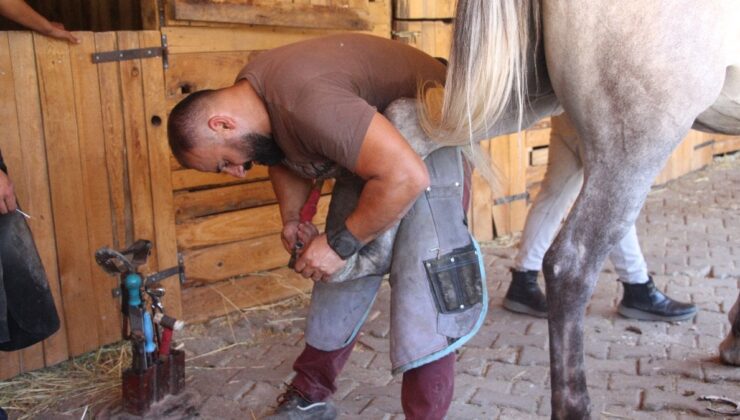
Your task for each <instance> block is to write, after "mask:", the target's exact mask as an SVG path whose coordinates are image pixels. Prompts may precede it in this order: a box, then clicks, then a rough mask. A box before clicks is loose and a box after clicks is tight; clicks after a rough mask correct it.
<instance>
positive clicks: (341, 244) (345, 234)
mask: <svg viewBox="0 0 740 420" xmlns="http://www.w3.org/2000/svg"><path fill="white" fill-rule="evenodd" d="M326 239H327V242H328V243H329V247H330V248H331V249H333V250H334V252H336V253H337V255H339V257H340V258H341V259H343V260H346V259H347V258H349V257H351V256H352V255H354V254H355V253H357V251H359V250H360V249H361V248H362V242H360V240H359V239H357V238H355V235H353V234H352V232H350V231H349V230H348V229H347V226H346V225H342V228H341V229H339V230H337V231H334V232H329V233H327V235H326Z"/></svg>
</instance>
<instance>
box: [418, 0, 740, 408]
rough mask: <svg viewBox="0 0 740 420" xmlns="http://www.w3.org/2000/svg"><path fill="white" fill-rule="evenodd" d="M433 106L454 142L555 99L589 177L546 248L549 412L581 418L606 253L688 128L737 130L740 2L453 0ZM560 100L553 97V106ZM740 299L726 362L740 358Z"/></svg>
mask: <svg viewBox="0 0 740 420" xmlns="http://www.w3.org/2000/svg"><path fill="white" fill-rule="evenodd" d="M453 42H454V44H453V50H452V55H451V60H450V68H449V73H448V78H447V89H446V90H445V92H444V102H443V105H442V108H441V113H439V112H437V113H435V112H429V111H430V110H432V111H433V110H434V109H436V108H435V107H436V106H437V105H438V103H436V104H435V100H434V98H435V95H432V94H428V95H427V98H428V101H427V111H428V113H427V122H426V124H427V125H428V126H431V127H433V128H434V130H436V133H437V135H436V137H437V138H438V139H443V140H441V141H445V140H444V139H448V140H447V141H446V142H447V143H448V144H450V143H451V144H459V139H460V138H466V139H478V138H484V137H488V136H491V135H494V134H502V133H507V132H515V131H517V130H519V129H520V128H524V127H526V126H527V125H528V124H529V123H531V122H532V121H535V120H537V119H538V118H540V117H541V116H544V115H547V114H549V113H552V112H558V111H559V109H560V107H562V109H564V110H565V111H566V112H567V113H568V115H569V117H570V119H571V120H572V122H573V124H574V126H575V129H576V130H577V132H578V134H579V137H580V138H581V139H582V140H581V154H582V160H583V162H584V182H583V187H582V190H581V192H580V195H579V197H578V199H577V201H576V202H575V204H574V206H573V208H572V211H571V212H570V215H569V216H568V218H567V219H566V221H565V224H564V225H563V227H562V229H561V230H560V233H559V234H558V236H557V238H556V239H555V241H554V243H553V244H552V246H551V247H550V249H549V251H548V252H547V254H546V256H545V262H544V267H543V271H544V274H545V279H546V287H547V299H548V307H549V308H550V313H549V333H550V371H551V385H552V416H553V417H554V418H575V419H583V418H588V417H589V416H590V411H589V410H590V400H589V397H588V391H587V387H586V377H585V373H584V372H585V367H584V358H583V338H584V337H583V318H584V313H585V309H586V305H587V303H588V300H589V298H590V297H591V294H592V292H593V289H594V285H595V282H596V280H597V274H598V272H599V271H600V269H601V267H602V264H603V262H604V259H605V258H606V257H607V256H608V254H609V252H610V250H611V249H612V247H613V246H614V245H615V244H616V243H617V242H618V241H619V240H620V239H621V238H622V237H623V236H624V234H625V233H626V232H627V230H628V228H629V227H630V226H631V225H632V224H633V223H634V222H635V219H636V218H637V216H638V213H639V211H640V208H641V207H642V204H643V202H644V200H645V197H646V196H647V193H648V192H649V190H650V185H651V183H652V181H653V179H654V178H655V176H656V175H657V174H658V172H659V170H660V169H661V167H662V166H663V165H664V163H665V162H666V160H667V158H668V157H669V155H670V153H671V151H672V150H673V149H674V147H675V146H676V145H677V144H678V143H679V142H680V140H681V139H682V138H683V137H684V136H685V135H686V134H687V132H688V130H689V129H690V128H692V127H693V128H696V129H699V130H703V131H709V132H714V133H724V134H740V2H738V1H736V0H725V1H721V0H716V1H691V0H673V1H645V0H639V1H638V0H623V1H619V2H611V1H593V0H541V1H538V0H459V1H458V7H457V20H456V28H455V34H454V41H453ZM558 105H559V106H560V107H559V106H558ZM737 307H738V304H737V303H736V304H735V307H734V308H733V310H732V311H731V314H730V321H731V323H732V324H733V327H732V331H731V333H730V335H729V336H728V337H727V339H726V340H725V341H724V342H723V343H722V345H721V347H720V353H721V357H722V360H723V361H725V362H727V363H731V364H736V365H737V364H740V316H738V310H737Z"/></svg>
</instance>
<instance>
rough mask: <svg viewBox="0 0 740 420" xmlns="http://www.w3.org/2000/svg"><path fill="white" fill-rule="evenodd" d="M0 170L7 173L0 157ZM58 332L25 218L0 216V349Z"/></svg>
mask: <svg viewBox="0 0 740 420" xmlns="http://www.w3.org/2000/svg"><path fill="white" fill-rule="evenodd" d="M0 170H2V171H3V172H6V168H5V166H4V165H3V163H2V155H0ZM58 329H59V317H58V316H57V311H56V307H55V306H54V299H53V297H52V295H51V291H50V290H49V283H48V281H47V279H46V273H45V272H44V267H43V266H42V264H41V258H40V257H39V254H38V251H37V250H36V245H35V244H34V242H33V237H32V236H31V230H30V229H29V228H28V224H27V223H26V219H25V218H24V217H23V216H22V215H21V214H20V213H18V212H10V213H8V214H5V215H0V350H2V351H13V350H19V349H22V348H25V347H28V346H31V345H33V344H35V343H38V342H39V341H41V340H43V339H45V338H47V337H49V336H50V335H52V334H54V333H55V332H56V331H57V330H58Z"/></svg>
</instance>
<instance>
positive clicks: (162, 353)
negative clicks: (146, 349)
mask: <svg viewBox="0 0 740 420" xmlns="http://www.w3.org/2000/svg"><path fill="white" fill-rule="evenodd" d="M171 342H172V328H166V327H163V328H162V340H161V342H160V343H159V358H160V359H166V358H167V357H169V355H170V343H171Z"/></svg>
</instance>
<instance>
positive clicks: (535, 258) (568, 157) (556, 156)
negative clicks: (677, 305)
mask: <svg viewBox="0 0 740 420" xmlns="http://www.w3.org/2000/svg"><path fill="white" fill-rule="evenodd" d="M552 125H553V135H552V136H551V137H550V147H549V149H548V159H547V171H546V172H545V178H544V179H543V181H542V186H541V189H540V192H539V193H538V194H537V197H536V198H535V200H534V203H533V204H532V207H531V208H530V210H529V214H528V215H527V221H526V223H525V225H524V232H523V233H522V239H521V242H520V243H519V253H518V254H517V256H516V260H515V266H514V268H515V269H516V270H519V271H528V270H533V271H540V270H541V269H542V260H543V258H544V256H545V252H546V251H547V249H548V248H549V247H550V244H551V243H552V241H553V239H555V235H556V234H557V232H558V229H559V228H560V224H561V222H562V221H563V219H564V217H565V216H566V214H567V212H568V210H569V209H570V206H571V204H572V203H573V201H574V200H575V198H576V196H577V195H578V192H579V191H580V189H581V184H582V183H583V163H582V162H581V159H580V154H579V151H578V148H579V146H580V142H579V140H578V136H577V135H576V134H575V130H574V129H573V128H572V126H571V124H570V122H569V121H568V120H567V117H565V115H561V116H559V117H554V118H553V119H552ZM609 258H610V259H611V261H612V263H613V264H614V268H615V269H616V271H617V274H618V275H619V279H620V280H621V281H623V282H625V283H631V284H639V283H646V282H647V281H648V273H647V264H646V263H645V258H644V257H643V255H642V251H641V250H640V244H639V242H638V240H637V231H636V230H635V226H634V225H633V226H632V227H631V228H630V230H629V231H628V232H627V234H626V235H625V237H624V238H622V240H621V241H620V242H619V243H618V244H617V245H616V246H615V247H614V250H613V251H612V253H611V254H610V255H609Z"/></svg>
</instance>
